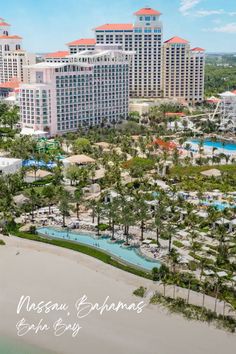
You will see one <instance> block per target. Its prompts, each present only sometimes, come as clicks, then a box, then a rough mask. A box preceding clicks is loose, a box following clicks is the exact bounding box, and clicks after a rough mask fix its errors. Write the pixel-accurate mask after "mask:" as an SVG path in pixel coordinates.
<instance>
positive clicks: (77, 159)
mask: <svg viewBox="0 0 236 354" xmlns="http://www.w3.org/2000/svg"><path fill="white" fill-rule="evenodd" d="M63 162H69V163H72V164H78V165H84V164H89V163H94V162H95V160H94V159H92V158H91V157H90V156H87V155H72V156H70V157H67V158H66V159H64V160H63Z"/></svg>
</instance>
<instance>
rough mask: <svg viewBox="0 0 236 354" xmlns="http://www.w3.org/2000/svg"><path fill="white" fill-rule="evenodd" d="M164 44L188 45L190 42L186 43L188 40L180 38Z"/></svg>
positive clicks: (169, 40) (171, 39)
mask: <svg viewBox="0 0 236 354" xmlns="http://www.w3.org/2000/svg"><path fill="white" fill-rule="evenodd" d="M164 43H170V44H187V43H189V41H186V39H183V38H180V37H177V36H176V37H172V38H170V39H168V40H167V41H165V42H164Z"/></svg>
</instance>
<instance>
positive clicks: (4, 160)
mask: <svg viewBox="0 0 236 354" xmlns="http://www.w3.org/2000/svg"><path fill="white" fill-rule="evenodd" d="M21 167H22V160H21V159H14V158H9V157H0V175H8V174H13V173H16V172H18V171H19V170H20V169H21Z"/></svg>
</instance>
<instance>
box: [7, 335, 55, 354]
mask: <svg viewBox="0 0 236 354" xmlns="http://www.w3.org/2000/svg"><path fill="white" fill-rule="evenodd" d="M0 354H52V353H50V352H46V351H43V350H42V349H38V348H35V347H33V346H31V345H28V344H25V343H22V341H21V340H20V339H19V340H15V339H14V340H12V339H9V338H7V339H6V338H3V337H0Z"/></svg>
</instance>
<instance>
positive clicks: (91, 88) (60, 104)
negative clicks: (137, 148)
mask: <svg viewBox="0 0 236 354" xmlns="http://www.w3.org/2000/svg"><path fill="white" fill-rule="evenodd" d="M132 55H133V53H132V52H129V51H123V50H121V49H119V48H118V46H113V47H111V46H109V48H108V47H106V46H96V48H95V50H93V51H91V50H87V51H81V52H79V53H76V54H73V55H71V56H70V57H69V62H43V63H38V64H36V65H32V66H30V67H29V68H30V70H31V72H32V77H33V81H32V83H30V84H23V85H21V86H20V111H21V123H22V127H23V129H24V128H30V129H33V130H40V131H47V132H48V133H49V135H51V136H54V135H57V134H63V133H65V132H68V131H76V130H77V129H78V128H79V127H81V126H82V127H88V126H93V125H99V124H101V123H102V122H104V121H105V122H109V123H115V122H118V121H120V120H121V119H126V118H127V117H128V100H129V63H130V60H131V57H132Z"/></svg>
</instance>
